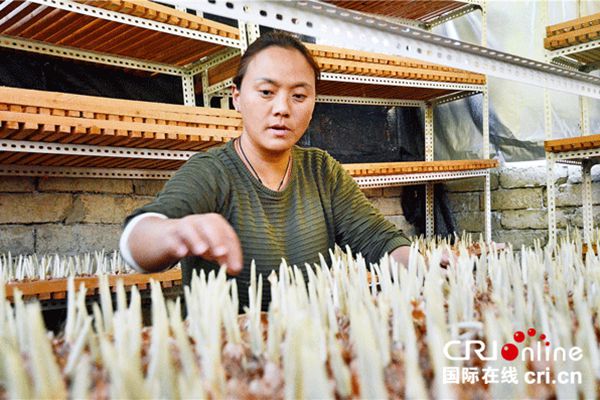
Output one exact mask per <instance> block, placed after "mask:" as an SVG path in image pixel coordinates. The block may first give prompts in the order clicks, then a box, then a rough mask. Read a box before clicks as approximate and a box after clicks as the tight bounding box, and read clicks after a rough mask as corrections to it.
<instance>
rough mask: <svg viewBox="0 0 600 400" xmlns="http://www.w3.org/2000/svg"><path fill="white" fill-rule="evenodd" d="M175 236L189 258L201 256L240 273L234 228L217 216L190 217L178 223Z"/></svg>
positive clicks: (232, 272)
mask: <svg viewBox="0 0 600 400" xmlns="http://www.w3.org/2000/svg"><path fill="white" fill-rule="evenodd" d="M179 221H180V222H179V226H178V229H177V233H178V236H179V237H180V239H181V242H182V244H183V245H184V247H185V248H186V252H187V254H188V255H196V256H200V257H202V258H204V259H207V260H209V261H216V262H218V263H219V264H220V265H222V266H223V265H224V266H226V267H227V272H228V273H230V274H237V273H239V272H240V271H241V270H242V266H243V260H242V247H241V245H240V241H239V238H238V236H237V234H236V233H235V230H234V229H233V227H232V226H231V225H230V224H229V222H227V220H226V219H225V218H223V217H222V216H221V215H219V214H201V215H192V216H188V217H185V218H182V219H181V220H179Z"/></svg>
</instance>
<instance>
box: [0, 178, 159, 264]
mask: <svg viewBox="0 0 600 400" xmlns="http://www.w3.org/2000/svg"><path fill="white" fill-rule="evenodd" d="M163 184H164V182H163V181H149V180H139V181H136V180H124V179H73V178H65V179H58V178H25V177H0V253H3V252H8V251H10V252H11V253H12V254H31V253H34V252H35V253H38V254H45V253H60V254H76V253H82V252H86V251H93V250H100V249H103V248H104V249H107V250H113V249H116V248H117V246H118V239H119V236H120V234H121V224H122V223H123V219H124V218H125V216H127V215H128V214H129V213H130V212H131V211H132V210H134V209H135V208H137V207H139V206H141V205H143V204H145V203H147V202H148V201H149V200H150V199H152V197H153V196H154V195H155V194H156V193H157V192H158V191H159V190H160V188H161V187H162V185H163Z"/></svg>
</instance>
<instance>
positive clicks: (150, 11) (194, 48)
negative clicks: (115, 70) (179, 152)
mask: <svg viewBox="0 0 600 400" xmlns="http://www.w3.org/2000/svg"><path fill="white" fill-rule="evenodd" d="M82 3H85V4H86V5H89V6H92V7H96V8H98V9H99V10H102V9H106V10H110V11H115V12H118V13H122V14H125V15H130V16H135V17H139V18H144V19H147V20H152V21H157V22H162V23H165V24H169V25H173V26H176V27H181V28H187V29H190V30H195V31H199V32H206V33H210V34H214V35H217V36H222V37H223V38H229V39H239V30H238V29H236V28H232V27H229V26H227V25H225V24H221V23H217V22H213V21H210V20H207V19H205V18H201V17H198V16H195V15H191V14H188V13H185V12H181V11H178V10H175V9H172V8H170V7H166V6H162V5H160V4H156V3H153V2H150V1H148V0H135V1H120V0H116V1H115V0H112V1H83V2H82ZM22 4H24V3H23V2H22V1H14V2H12V3H10V4H8V5H7V6H6V7H5V8H3V9H2V10H0V21H1V22H0V34H3V35H8V36H13V37H18V38H22V39H30V40H37V41H42V42H45V43H50V44H54V45H60V46H66V47H73V48H78V49H82V50H87V51H95V52H99V53H104V54H112V55H119V56H125V57H131V58H136V59H141V60H147V61H153V62H159V63H165V64H169V65H175V66H182V65H186V64H189V63H190V62H192V61H195V60H199V59H200V58H202V57H204V56H208V55H211V54H214V53H215V52H217V51H219V50H220V49H222V48H223V46H221V45H217V44H213V43H208V42H203V41H200V40H197V39H191V38H186V37H181V36H177V35H173V34H169V33H164V32H159V31H155V30H150V29H145V28H138V27H136V26H132V25H128V24H125V23H119V22H115V21H109V20H106V19H102V18H97V17H92V16H88V15H84V14H80V13H76V12H71V11H65V10H61V9H58V8H54V7H50V6H45V5H40V4H35V3H29V4H27V5H26V7H24V8H22V9H20V11H19V10H18V9H17V8H18V7H20V6H21V5H22ZM15 10H16V11H17V12H16V14H15V15H11V14H12V13H13V12H14V11H15ZM7 16H9V18H8V19H7V20H5V18H6V17H7Z"/></svg>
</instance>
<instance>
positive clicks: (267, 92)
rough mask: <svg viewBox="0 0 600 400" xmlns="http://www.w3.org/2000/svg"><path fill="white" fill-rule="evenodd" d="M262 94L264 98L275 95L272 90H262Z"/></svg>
mask: <svg viewBox="0 0 600 400" xmlns="http://www.w3.org/2000/svg"><path fill="white" fill-rule="evenodd" d="M260 93H261V94H262V95H263V96H270V95H271V94H273V91H271V90H267V89H264V90H261V91H260Z"/></svg>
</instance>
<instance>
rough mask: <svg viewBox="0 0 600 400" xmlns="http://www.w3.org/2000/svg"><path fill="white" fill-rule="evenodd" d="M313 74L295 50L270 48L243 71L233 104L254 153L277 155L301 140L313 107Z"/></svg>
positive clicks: (259, 54)
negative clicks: (255, 151)
mask: <svg viewBox="0 0 600 400" xmlns="http://www.w3.org/2000/svg"><path fill="white" fill-rule="evenodd" d="M315 97H316V88H315V74H314V72H313V70H312V68H311V67H310V65H309V64H308V62H307V61H306V59H305V58H304V56H303V55H302V54H301V53H300V52H299V51H297V50H295V49H287V48H283V47H277V46H271V47H268V48H266V49H264V50H262V51H261V52H259V53H257V54H256V55H255V56H254V57H253V58H252V60H251V61H250V63H249V64H248V67H247V69H246V73H245V75H244V79H243V80H242V83H241V87H240V88H234V89H233V103H234V105H235V107H236V109H237V110H239V111H240V112H241V114H242V119H243V121H244V133H245V134H247V135H248V139H250V141H251V142H252V145H253V146H255V147H256V150H259V151H263V152H267V153H280V152H285V151H287V150H289V149H290V148H291V147H292V146H293V145H294V144H296V142H297V141H298V140H299V139H300V138H301V137H302V135H303V134H304V132H305V131H306V129H307V128H308V124H309V123H310V119H311V117H312V112H313V109H314V107H315Z"/></svg>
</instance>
